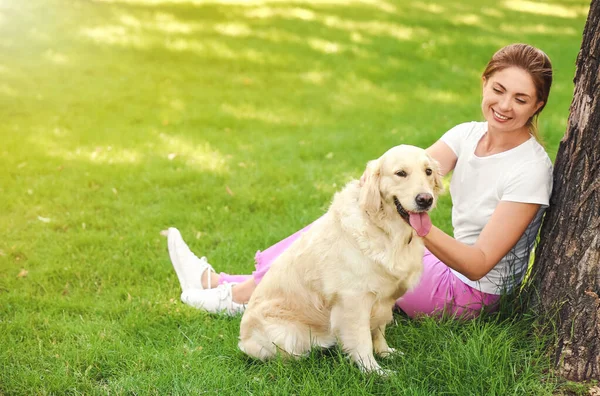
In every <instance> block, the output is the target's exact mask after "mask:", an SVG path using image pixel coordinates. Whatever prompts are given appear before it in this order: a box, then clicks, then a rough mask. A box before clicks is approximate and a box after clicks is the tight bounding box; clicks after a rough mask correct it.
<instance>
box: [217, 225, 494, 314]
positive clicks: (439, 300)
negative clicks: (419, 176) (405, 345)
mask: <svg viewBox="0 0 600 396" xmlns="http://www.w3.org/2000/svg"><path fill="white" fill-rule="evenodd" d="M310 227H311V225H308V226H307V227H305V228H303V229H301V230H300V231H298V232H296V233H295V234H293V235H291V236H289V237H287V238H286V239H284V240H282V241H280V242H278V243H276V244H275V245H273V246H271V247H270V248H268V249H267V250H265V251H263V252H261V251H260V250H259V251H258V252H256V256H255V257H254V259H255V261H256V271H254V272H253V273H252V275H229V274H226V273H223V272H222V273H221V274H220V279H219V283H224V282H228V283H240V282H243V281H245V280H247V279H249V278H254V282H255V283H256V284H258V283H259V282H260V281H261V280H262V278H263V276H264V275H265V273H266V272H267V271H268V270H269V268H270V267H271V263H273V261H274V260H275V259H276V258H277V257H278V256H279V255H280V254H281V253H282V252H283V251H284V250H285V249H287V248H288V247H289V246H290V245H291V244H292V243H294V241H296V239H298V238H299V237H300V235H302V233H304V232H306V231H307V230H308V229H309V228H310ZM423 267H424V269H423V275H422V276H421V281H420V282H419V284H418V285H417V286H416V287H415V288H414V289H413V290H411V291H409V292H408V293H406V294H405V295H404V296H402V297H401V298H400V299H398V300H397V301H396V305H397V306H398V307H399V308H400V309H402V310H403V311H404V312H405V313H406V314H407V315H408V316H410V317H411V318H412V317H415V316H418V315H427V316H442V315H444V314H446V315H451V316H455V317H460V318H462V319H470V318H475V317H477V316H479V314H480V313H481V311H482V309H483V308H485V307H488V310H493V309H494V308H495V307H496V305H497V302H498V300H499V299H500V296H499V295H496V294H487V293H484V292H481V291H479V290H477V289H474V288H472V287H471V286H469V285H467V284H465V283H464V282H463V281H461V280H460V279H459V278H458V277H457V276H456V275H454V273H453V272H452V271H451V270H450V268H449V267H448V266H447V265H446V264H444V263H442V262H441V261H440V260H439V259H438V258H437V257H435V256H434V255H433V254H432V253H431V252H430V251H429V250H427V249H425V254H424V255H423Z"/></svg>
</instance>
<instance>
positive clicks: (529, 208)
mask: <svg viewBox="0 0 600 396" xmlns="http://www.w3.org/2000/svg"><path fill="white" fill-rule="evenodd" d="M540 206H541V205H539V204H529V203H521V202H508V201H501V202H500V203H499V204H498V206H497V207H496V210H494V213H493V214H492V217H491V218H490V221H489V222H488V223H487V225H486V226H485V227H484V228H483V231H481V234H480V235H479V238H478V239H477V241H476V242H475V244H474V245H472V246H470V245H466V244H464V243H462V242H459V241H457V240H456V239H454V238H452V237H451V236H449V235H447V234H446V233H444V232H443V231H442V230H440V229H439V228H437V227H432V228H431V231H429V234H427V235H426V236H425V237H424V238H423V240H424V241H425V246H426V247H427V249H429V251H430V252H431V253H433V254H434V255H435V256H436V257H437V258H439V259H440V260H441V261H442V262H443V263H444V264H446V265H447V266H448V267H450V268H452V269H454V270H455V271H458V272H460V273H461V274H463V275H464V276H466V277H467V278H469V279H470V280H472V281H476V280H479V279H481V278H483V277H484V276H485V275H486V274H487V273H488V272H490V270H491V269H492V268H494V266H495V265H496V264H497V263H498V262H499V261H500V260H501V259H502V257H504V256H506V254H507V253H508V252H509V251H510V249H511V248H512V247H513V246H514V245H515V244H516V243H517V242H518V241H519V238H521V235H523V233H524V232H525V230H526V229H527V226H528V225H529V223H531V221H532V220H533V218H534V217H535V215H536V213H537V211H538V210H539V208H540Z"/></svg>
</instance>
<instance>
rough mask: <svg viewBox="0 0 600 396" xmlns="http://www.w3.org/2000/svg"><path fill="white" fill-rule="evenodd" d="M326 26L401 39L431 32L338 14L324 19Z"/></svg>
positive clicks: (421, 35)
mask: <svg viewBox="0 0 600 396" xmlns="http://www.w3.org/2000/svg"><path fill="white" fill-rule="evenodd" d="M322 21H323V23H324V24H325V26H328V27H332V28H336V29H341V30H346V31H348V32H356V31H360V32H363V33H367V34H371V35H374V36H389V37H392V38H395V39H397V40H399V41H406V40H410V39H412V38H413V37H414V36H415V35H416V36H419V37H423V36H425V35H427V34H428V33H429V32H428V31H427V30H426V29H424V28H419V29H415V28H411V27H408V26H402V25H399V24H394V23H388V22H383V21H367V22H363V21H351V20H347V19H342V18H340V17H338V16H334V15H329V16H326V17H325V18H324V19H322Z"/></svg>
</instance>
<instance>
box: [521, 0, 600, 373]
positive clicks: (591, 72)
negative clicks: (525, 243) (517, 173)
mask: <svg viewBox="0 0 600 396" xmlns="http://www.w3.org/2000/svg"><path fill="white" fill-rule="evenodd" d="M574 82H575V94H574V97H573V102H572V103H571V110H570V116H569V123H568V128H567V132H566V134H565V136H564V138H563V139H562V141H561V143H560V147H559V150H558V154H557V156H556V162H555V166H554V188H553V193H552V198H551V202H550V208H549V210H548V212H547V213H546V217H545V220H544V224H543V226H542V230H541V235H540V244H539V246H538V248H537V253H536V263H535V268H536V273H535V274H534V277H533V282H534V285H535V286H536V289H537V292H538V293H539V294H538V297H537V299H536V300H537V307H538V308H540V309H541V313H542V314H544V315H548V316H546V317H548V318H553V319H552V320H553V324H556V327H555V328H554V329H555V331H556V332H557V343H556V350H555V351H556V354H555V355H554V356H555V359H556V360H555V363H556V365H557V369H558V373H559V374H560V375H561V376H563V377H565V378H567V379H570V380H573V381H582V380H590V379H600V298H599V295H600V232H599V231H600V132H599V131H600V0H592V4H591V6H590V12H589V15H588V19H587V23H586V26H585V29H584V32H583V42H582V44H581V50H580V52H579V56H578V57H577V71H576V73H575V80H574Z"/></svg>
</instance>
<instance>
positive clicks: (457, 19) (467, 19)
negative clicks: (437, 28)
mask: <svg viewBox="0 0 600 396" xmlns="http://www.w3.org/2000/svg"><path fill="white" fill-rule="evenodd" d="M451 21H452V22H454V23H458V24H461V25H468V26H479V25H481V17H480V16H479V15H475V14H459V15H455V16H454V17H452V18H451Z"/></svg>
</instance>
